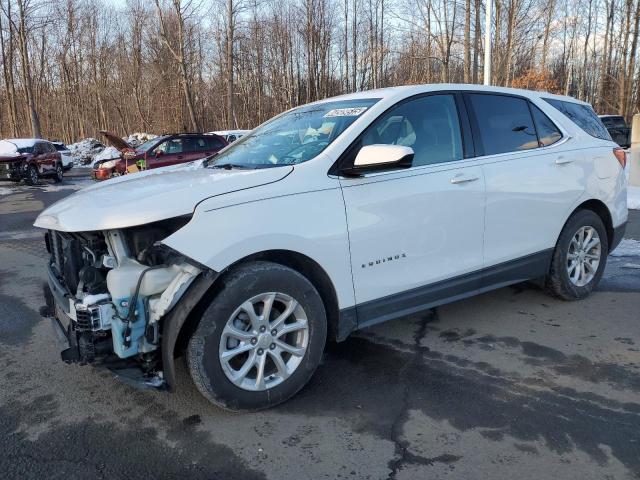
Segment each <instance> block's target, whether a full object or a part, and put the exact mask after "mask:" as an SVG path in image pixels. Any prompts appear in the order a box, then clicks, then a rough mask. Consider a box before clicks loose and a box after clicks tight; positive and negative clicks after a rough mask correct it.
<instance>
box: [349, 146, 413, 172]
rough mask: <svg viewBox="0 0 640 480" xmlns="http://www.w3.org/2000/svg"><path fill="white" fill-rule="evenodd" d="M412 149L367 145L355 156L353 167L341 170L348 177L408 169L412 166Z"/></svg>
mask: <svg viewBox="0 0 640 480" xmlns="http://www.w3.org/2000/svg"><path fill="white" fill-rule="evenodd" d="M413 155H414V153H413V148H411V147H404V146H401V145H367V146H365V147H362V148H361V149H360V151H359V152H358V155H356V159H355V161H354V162H353V167H350V168H345V169H342V171H341V173H342V174H343V175H345V176H348V177H359V176H361V175H363V174H365V173H369V172H379V171H384V170H396V169H399V168H409V167H411V165H413Z"/></svg>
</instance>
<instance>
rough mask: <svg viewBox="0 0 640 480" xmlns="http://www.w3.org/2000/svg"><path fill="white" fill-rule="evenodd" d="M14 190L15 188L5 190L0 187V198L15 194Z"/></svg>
mask: <svg viewBox="0 0 640 480" xmlns="http://www.w3.org/2000/svg"><path fill="white" fill-rule="evenodd" d="M16 191H17V190H16V189H15V188H5V187H0V196H2V195H11V194H12V193H16Z"/></svg>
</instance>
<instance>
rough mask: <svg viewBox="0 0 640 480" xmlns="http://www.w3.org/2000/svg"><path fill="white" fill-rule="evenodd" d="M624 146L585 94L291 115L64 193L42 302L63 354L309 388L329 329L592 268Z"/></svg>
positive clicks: (44, 223)
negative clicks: (184, 161)
mask: <svg viewBox="0 0 640 480" xmlns="http://www.w3.org/2000/svg"><path fill="white" fill-rule="evenodd" d="M624 165H625V155H624V152H623V151H622V150H620V149H619V148H618V147H617V145H616V144H615V143H614V142H612V141H611V139H610V137H609V134H608V133H607V130H606V129H605V128H604V126H603V125H602V123H601V122H600V120H599V119H598V118H597V116H596V115H595V114H594V112H593V110H592V109H591V107H590V106H589V105H587V104H585V103H583V102H579V101H577V100H575V99H572V98H569V97H559V96H554V95H551V94H547V93H538V92H529V91H522V90H511V89H502V88H485V87H479V86H470V85H466V86H463V85H423V86H411V87H399V88H389V89H384V90H376V91H369V92H363V93H357V94H353V95H346V96H342V97H337V98H331V99H327V100H323V101H320V102H316V103H313V104H310V105H306V106H302V107H299V108H296V109H293V110H291V111H288V112H286V113H284V114H282V115H280V116H278V117H276V118H274V119H272V120H270V121H269V122H267V123H265V124H263V125H262V126H260V127H258V128H257V129H255V130H254V131H253V132H251V133H250V134H248V135H246V136H244V137H243V138H242V139H240V140H238V141H237V142H235V143H234V144H233V145H231V146H230V147H228V148H226V149H225V150H223V151H222V152H221V153H220V154H219V155H217V156H216V157H211V158H209V159H207V160H205V161H200V162H196V163H193V164H190V165H186V166H181V167H179V168H172V167H169V168H166V169H159V170H154V171H148V172H144V173H140V174H136V175H127V176H124V177H120V178H116V179H113V180H110V181H107V182H104V183H101V184H98V185H95V186H91V187H89V188H87V189H85V190H82V191H80V192H78V193H76V194H74V195H72V196H70V197H68V198H65V199H64V200H61V201H60V202H58V203H56V204H55V205H53V206H52V207H50V208H49V209H47V210H46V211H45V212H43V213H42V214H41V215H40V216H39V217H38V219H37V221H36V223H35V225H36V226H38V227H41V228H43V229H47V230H48V231H47V234H46V243H47V248H48V249H49V252H50V253H51V259H50V262H49V266H48V278H49V281H48V287H47V289H46V297H47V305H48V307H47V308H44V309H43V311H44V312H45V314H47V315H49V316H52V317H54V322H53V323H54V326H56V328H57V330H58V331H59V333H61V336H62V337H63V339H64V341H65V342H66V343H68V348H67V349H65V350H64V351H63V353H62V356H63V359H64V360H66V361H78V362H81V363H93V364H97V365H104V366H107V367H109V368H110V369H112V370H113V371H115V372H116V373H118V374H119V375H120V376H122V377H124V378H129V379H130V380H135V381H136V382H138V383H139V384H145V385H151V386H157V387H161V386H164V385H168V386H169V387H171V386H174V385H175V366H174V361H175V360H174V359H175V358H176V357H178V356H179V355H181V354H183V353H184V354H186V358H187V363H188V367H189V371H190V373H191V376H192V377H193V380H194V382H195V384H196V385H197V387H198V389H199V390H200V391H201V392H202V393H203V395H205V396H206V397H207V398H208V399H209V400H211V401H212V402H214V403H215V404H217V405H220V406H222V407H225V408H229V409H234V410H255V409H260V408H265V407H269V406H272V405H275V404H277V403H279V402H282V401H284V400H286V399H287V398H289V397H291V396H292V395H294V394H295V393H296V392H297V391H298V390H299V389H300V388H302V386H303V385H304V384H305V383H306V382H307V381H308V380H309V378H310V377H311V375H312V374H313V372H314V370H315V369H316V367H317V366H318V363H319V362H320V359H321V355H322V352H323V348H324V345H325V341H326V340H327V338H330V339H334V340H338V341H340V340H343V339H345V338H346V337H347V336H348V335H349V333H350V332H352V331H354V330H356V329H360V328H362V327H366V326H369V325H373V324H376V323H378V322H382V321H385V320H389V319H392V318H397V317H400V316H405V315H409V314H413V313H416V312H419V311H421V310H425V309H427V308H430V307H433V306H436V305H440V304H444V303H446V302H451V301H454V300H457V299H460V298H464V297H468V296H471V295H474V294H477V293H480V292H485V291H487V290H490V289H493V288H497V287H501V286H505V285H509V284H512V283H516V282H522V281H525V280H529V279H543V280H544V283H545V285H546V286H547V288H548V289H549V290H550V292H552V293H553V294H555V295H556V296H559V297H561V298H564V299H567V300H572V299H579V298H582V297H585V296H586V295H588V294H589V293H591V291H593V289H594V288H595V286H596V284H597V283H598V281H599V279H600V277H601V275H602V271H603V269H604V267H605V262H606V258H607V255H608V253H609V252H610V250H611V249H613V248H614V247H615V246H616V245H617V243H618V242H619V241H620V239H621V237H622V234H623V231H624V227H625V224H626V220H627V207H626V187H625V175H624Z"/></svg>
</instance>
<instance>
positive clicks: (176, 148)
mask: <svg viewBox="0 0 640 480" xmlns="http://www.w3.org/2000/svg"><path fill="white" fill-rule="evenodd" d="M184 149H185V145H184V139H183V138H181V137H178V138H170V139H169V140H165V141H164V142H162V143H161V144H160V145H158V146H157V147H156V148H154V149H153V151H152V152H151V153H150V154H149V155H148V157H147V168H149V169H151V168H160V167H166V166H169V165H175V164H176V163H183V162H185V161H186V160H185V152H184Z"/></svg>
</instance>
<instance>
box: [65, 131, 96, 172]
mask: <svg viewBox="0 0 640 480" xmlns="http://www.w3.org/2000/svg"><path fill="white" fill-rule="evenodd" d="M67 148H68V149H69V151H70V152H71V156H72V157H73V163H75V164H76V166H79V167H83V166H90V165H91V163H92V161H93V157H94V156H96V155H97V154H99V153H100V152H102V151H103V150H104V149H105V146H104V145H103V144H102V142H99V141H98V140H96V139H95V138H91V137H89V138H85V139H84V140H80V141H79V142H76V143H72V144H71V145H67Z"/></svg>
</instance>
